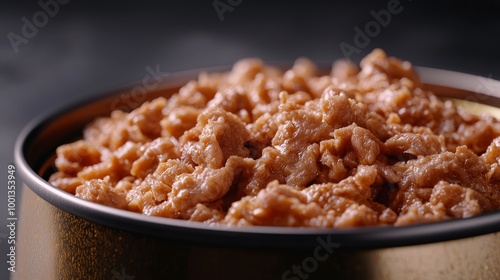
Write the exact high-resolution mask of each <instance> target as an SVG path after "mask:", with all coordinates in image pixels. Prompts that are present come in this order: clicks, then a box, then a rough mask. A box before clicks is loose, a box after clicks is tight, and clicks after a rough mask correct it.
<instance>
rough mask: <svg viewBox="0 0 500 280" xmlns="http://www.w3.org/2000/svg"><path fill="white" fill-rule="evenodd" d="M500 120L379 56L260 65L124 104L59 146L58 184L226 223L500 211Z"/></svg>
mask: <svg viewBox="0 0 500 280" xmlns="http://www.w3.org/2000/svg"><path fill="white" fill-rule="evenodd" d="M498 136H500V123H499V122H498V121H497V120H496V119H494V118H492V117H489V116H476V115H472V114H471V113H468V112H465V111H463V110H461V109H459V108H457V107H456V105H455V104H454V103H453V102H451V101H442V100H440V99H438V98H437V97H436V96H435V95H434V94H433V93H431V92H429V91H426V90H425V89H424V88H423V86H422V84H421V83H420V81H419V79H418V77H417V75H416V74H415V73H414V71H413V68H412V66H411V64H410V63H408V62H404V61H400V60H398V59H396V58H390V57H387V56H386V54H385V53H384V52H383V51H381V50H374V51H373V52H372V53H371V54H370V55H368V56H367V57H365V58H364V59H363V60H362V62H361V64H360V68H358V67H357V66H355V65H353V64H351V63H349V62H346V61H339V62H336V63H334V65H333V68H332V71H331V73H329V74H326V75H323V74H320V72H319V71H318V70H317V69H316V66H315V65H314V64H313V63H312V62H310V61H309V60H307V59H298V60H297V61H296V62H295V64H294V65H293V67H292V68H290V69H288V70H287V71H285V72H282V71H280V70H278V69H276V68H274V67H271V66H267V65H264V64H263V63H262V62H261V61H260V60H258V59H245V60H241V61H239V62H237V63H236V64H235V65H234V67H233V69H232V70H231V71H230V72H228V73H213V74H207V73H202V74H200V76H199V78H198V80H196V81H191V82H189V83H187V84H186V85H185V86H183V87H182V88H181V89H180V90H179V92H178V93H177V94H175V95H174V96H173V97H171V98H170V99H169V100H166V99H165V98H158V99H155V100H153V101H151V102H146V103H144V104H143V105H142V106H141V107H140V108H137V109H135V110H134V111H132V112H130V113H125V112H121V111H114V112H113V113H112V114H111V116H110V117H108V118H100V119H97V120H95V121H94V122H93V123H92V124H90V125H89V126H88V127H87V128H86V129H85V131H84V137H83V139H82V140H79V141H77V142H75V143H71V144H66V145H63V146H61V147H59V148H58V149H57V159H56V161H55V165H56V167H57V169H58V172H56V173H55V174H53V175H52V177H51V178H50V182H51V183H52V184H53V185H55V186H57V187H59V188H61V189H63V190H66V191H67V192H70V193H73V194H75V195H76V196H77V197H80V198H83V199H86V200H90V201H94V202H97V203H101V204H104V205H108V206H111V207H116V208H120V209H126V210H129V211H134V212H139V213H143V214H145V215H155V216H162V217H168V218H175V219H185V220H191V221H199V222H206V223H220V224H227V225H261V226H264V225H265V226H294V227H299V226H300V227H333V228H345V227H357V226H371V225H395V226H401V225H407V224H413V223H422V222H434V221H441V220H446V219H450V218H467V217H471V216H473V215H477V214H480V213H483V212H487V211H493V210H495V209H499V208H500V167H499V164H500V138H497V137H498Z"/></svg>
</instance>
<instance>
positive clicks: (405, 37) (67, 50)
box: [0, 0, 500, 279]
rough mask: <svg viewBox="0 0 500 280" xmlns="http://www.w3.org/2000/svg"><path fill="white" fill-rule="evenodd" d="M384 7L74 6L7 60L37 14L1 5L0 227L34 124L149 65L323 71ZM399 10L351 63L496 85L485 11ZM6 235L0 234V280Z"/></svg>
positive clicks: (24, 6) (439, 5)
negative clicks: (398, 66)
mask: <svg viewBox="0 0 500 280" xmlns="http://www.w3.org/2000/svg"><path fill="white" fill-rule="evenodd" d="M220 1H221V2H224V3H228V1H227V0H220ZM164 2H168V3H164ZM232 2H233V3H238V2H239V1H236V0H233V1H232ZM388 2H389V1H350V2H346V3H336V4H332V3H330V1H323V2H322V1H284V0H282V1H274V2H272V3H269V2H255V1H250V0H242V1H241V3H240V4H239V5H237V6H235V7H234V9H233V10H232V11H230V12H229V11H228V12H225V13H224V14H223V16H224V20H223V21H221V20H220V18H219V15H218V14H217V12H216V10H215V8H214V6H213V1H211V0H208V1H151V0H150V1H141V2H139V1H134V2H127V1H108V2H106V3H101V1H80V0H72V1H70V2H69V3H68V4H65V5H60V7H59V11H58V13H57V14H56V15H55V16H54V17H53V18H50V19H49V20H48V23H47V24H46V25H45V26H43V27H41V28H39V29H38V32H37V33H36V35H35V36H34V37H33V38H31V39H29V42H28V43H27V44H21V45H20V46H19V53H17V54H16V53H15V52H14V49H13V46H12V44H11V43H10V41H9V39H8V37H7V34H8V33H9V32H13V33H16V34H18V35H22V31H21V28H22V26H23V22H22V20H21V18H22V17H26V18H28V19H29V20H30V21H32V19H33V15H35V13H37V12H38V11H40V10H41V7H40V6H39V5H38V4H37V1H21V2H19V1H16V2H14V1H12V3H7V4H6V3H3V4H0V5H1V6H0V116H1V117H0V125H1V129H2V130H1V134H0V143H1V146H0V174H2V175H1V176H0V178H1V185H0V186H1V187H0V205H1V207H0V220H1V221H6V216H7V206H6V200H7V198H6V195H7V194H6V189H5V188H6V174H7V173H6V171H7V164H8V163H11V162H12V152H13V145H14V142H15V139H16V137H17V135H18V134H19V132H20V130H21V128H22V127H23V126H24V125H26V123H27V122H28V121H30V120H32V119H33V118H35V117H36V116H37V115H39V114H41V113H43V112H45V111H47V110H50V109H51V108H53V107H54V106H55V105H58V104H64V103H67V102H72V101H74V100H78V99H79V98H82V97H85V96H88V95H90V94H97V93H99V91H100V90H102V89H105V88H110V87H113V86H114V85H119V84H121V83H126V82H129V81H133V80H138V79H142V78H143V77H144V76H145V75H146V74H147V71H146V67H147V66H149V67H151V68H153V69H154V68H156V67H157V65H158V67H159V68H160V69H161V71H162V72H167V73H172V72H175V71H179V70H185V69H191V68H195V67H205V66H214V65H221V64H231V63H233V62H235V61H236V60H238V59H240V58H244V57H260V58H263V59H265V60H273V61H276V60H289V61H291V60H294V59H295V58H297V57H300V56H305V57H309V58H311V59H313V60H322V61H325V60H327V61H330V60H331V61H333V60H335V59H338V58H341V57H342V56H343V55H342V52H341V50H340V47H339V45H340V44H341V43H342V42H346V43H348V44H351V45H353V44H354V41H353V37H354V35H355V32H354V30H353V28H354V27H359V28H361V29H363V28H364V27H365V25H366V24H367V23H369V22H370V21H372V20H373V16H372V15H371V14H370V11H372V10H374V11H376V12H378V11H380V10H382V9H386V8H387V3H388ZM400 5H401V7H402V8H403V10H402V11H401V13H399V14H397V15H392V18H391V21H390V23H389V24H388V25H387V26H386V27H382V28H381V30H380V32H379V34H378V35H377V36H375V37H374V38H371V41H370V42H369V44H368V45H367V46H366V47H364V48H362V49H361V52H360V53H359V54H356V55H353V56H352V57H351V58H352V59H353V60H355V61H359V60H360V59H361V58H362V57H363V56H364V55H365V54H367V53H368V52H370V51H371V50H372V49H374V48H383V49H384V50H386V52H387V53H389V54H390V55H393V56H398V57H401V58H403V59H406V60H410V61H412V62H413V63H414V64H416V65H423V66H431V67H437V68H444V69H450V70H457V71H462V72H467V73H472V74H478V75H482V76H490V77H493V78H496V79H500V66H499V62H500V38H499V36H500V18H499V16H498V14H499V13H498V12H499V9H498V8H499V5H498V4H495V3H494V1H491V2H489V1H474V2H472V1H470V2H466V1H433V2H431V1H429V2H423V1H417V0H414V1H410V0H401V1H400ZM18 185H20V183H19V182H18ZM18 190H19V189H18ZM18 193H19V192H18ZM18 195H19V194H18ZM18 207H19V202H18ZM20 222H22V219H21V220H20ZM4 224H6V222H0V225H4ZM6 233H7V229H6V227H5V226H0V241H1V243H0V255H1V257H0V260H1V262H2V265H0V269H1V270H0V278H1V279H6V278H7V275H8V274H7V271H6V265H5V259H6V254H7V248H6V246H5V245H6V239H5V238H4V237H5V235H6ZM2 237H3V238H2ZM110 277H111V276H110Z"/></svg>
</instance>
